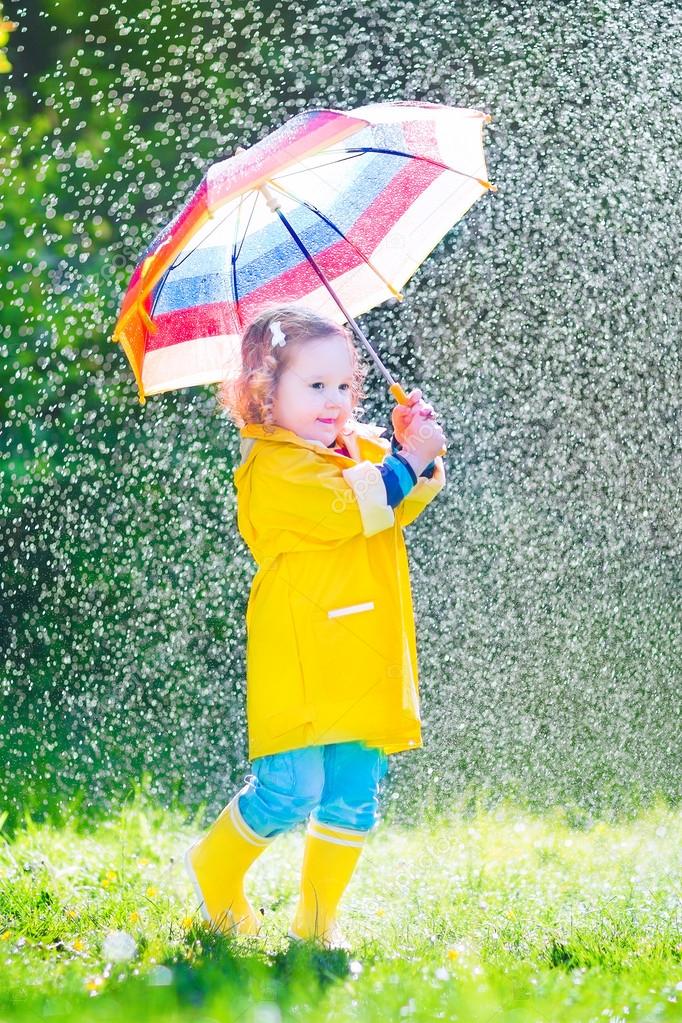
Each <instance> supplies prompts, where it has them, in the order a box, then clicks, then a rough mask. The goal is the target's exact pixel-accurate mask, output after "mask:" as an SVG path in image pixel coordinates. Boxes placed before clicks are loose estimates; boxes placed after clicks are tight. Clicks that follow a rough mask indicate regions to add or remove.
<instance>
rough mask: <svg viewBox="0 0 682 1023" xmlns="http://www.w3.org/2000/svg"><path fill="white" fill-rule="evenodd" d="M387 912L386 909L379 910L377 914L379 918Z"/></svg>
mask: <svg viewBox="0 0 682 1023" xmlns="http://www.w3.org/2000/svg"><path fill="white" fill-rule="evenodd" d="M385 912H386V910H385V909H378V910H377V912H376V915H377V916H383V915H384V913H385Z"/></svg>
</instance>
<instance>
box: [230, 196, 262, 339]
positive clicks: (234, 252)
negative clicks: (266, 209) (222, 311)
mask: <svg viewBox="0 0 682 1023" xmlns="http://www.w3.org/2000/svg"><path fill="white" fill-rule="evenodd" d="M245 194H246V193H242V194H241V195H240V197H239V206H238V208H237V226H236V228H235V232H234V241H233V242H232V257H231V262H232V294H233V296H234V311H235V317H236V320H237V327H239V328H241V327H242V326H243V324H242V316H241V313H240V311H239V286H238V284H237V259H238V258H239V253H240V252H241V251H242V249H243V247H244V242H245V241H246V236H247V234H248V231H249V225H250V223H251V221H252V219H253V214H254V212H255V209H256V203H257V202H258V192H256V193H255V195H254V198H253V206H252V207H251V213H250V214H249V219H248V220H247V222H246V227H245V228H244V234H243V235H242V240H241V242H240V245H239V250H237V240H238V238H239V216H240V213H241V208H242V202H243V200H244V195H245Z"/></svg>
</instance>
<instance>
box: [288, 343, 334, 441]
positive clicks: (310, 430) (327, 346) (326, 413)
mask: <svg viewBox="0 0 682 1023" xmlns="http://www.w3.org/2000/svg"><path fill="white" fill-rule="evenodd" d="M352 381H353V364H352V361H351V355H350V352H349V349H348V343H347V341H346V340H345V339H344V338H343V337H341V336H340V335H338V336H337V335H331V336H329V337H322V338H318V339H316V340H313V341H308V342H306V344H304V345H300V346H298V347H296V348H295V349H293V351H292V354H291V361H290V363H289V365H288V366H287V368H286V369H285V370H284V371H283V372H282V375H281V376H280V379H279V381H278V384H277V390H276V393H275V400H274V404H273V420H274V422H275V423H276V424H277V425H278V426H282V427H284V429H286V430H291V431H292V432H293V433H296V434H298V436H299V437H303V438H304V439H305V440H318V441H321V442H322V443H323V444H325V445H326V446H329V445H330V444H332V443H333V442H334V440H335V439H336V436H337V434H338V433H339V431H340V430H341V428H342V427H343V426H344V424H345V422H346V420H347V419H348V418H349V416H350V414H351V410H352V407H353V395H352Z"/></svg>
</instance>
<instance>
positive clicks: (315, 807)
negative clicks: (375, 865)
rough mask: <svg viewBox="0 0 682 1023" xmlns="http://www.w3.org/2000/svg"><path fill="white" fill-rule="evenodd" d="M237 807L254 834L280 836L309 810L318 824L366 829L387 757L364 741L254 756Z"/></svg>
mask: <svg viewBox="0 0 682 1023" xmlns="http://www.w3.org/2000/svg"><path fill="white" fill-rule="evenodd" d="M251 766H252V772H253V773H252V774H249V775H246V778H247V784H246V785H245V786H244V788H242V789H240V790H239V792H238V793H237V796H238V803H237V805H238V808H239V811H240V813H241V815H242V817H243V818H244V820H245V821H246V823H247V824H248V825H249V827H251V828H252V829H253V830H254V831H255V832H256V833H257V834H259V835H262V836H263V837H264V838H270V837H274V836H275V835H280V834H282V832H284V831H288V830H289V829H290V828H292V827H293V826H294V825H295V824H297V823H299V822H300V821H304V820H306V819H307V818H308V816H309V815H310V814H311V813H312V814H313V817H314V819H315V820H316V821H319V822H320V823H321V824H332V825H338V826H340V827H344V828H354V829H356V830H358V831H370V830H371V829H372V828H373V827H374V825H375V823H376V819H377V811H378V798H377V790H378V787H379V783H380V781H381V779H382V778H383V777H384V776H385V775H386V774H387V773H388V756H387V755H386V754H385V753H384V751H383V750H382V749H379V748H375V747H372V746H366V745H365V744H364V743H363V742H334V743H329V744H327V745H324V746H305V747H304V748H302V749H293V750H287V751H285V752H282V753H272V754H270V755H269V756H266V757H256V758H255V759H254V760H253V762H252V765H251Z"/></svg>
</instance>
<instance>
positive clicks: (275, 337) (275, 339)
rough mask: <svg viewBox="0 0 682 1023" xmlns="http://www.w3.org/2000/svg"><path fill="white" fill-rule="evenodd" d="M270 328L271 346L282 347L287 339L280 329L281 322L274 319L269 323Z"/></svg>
mask: <svg viewBox="0 0 682 1023" xmlns="http://www.w3.org/2000/svg"><path fill="white" fill-rule="evenodd" d="M270 330H271V331H272V347H273V348H274V347H275V345H281V346H282V347H284V345H285V344H286V343H287V339H286V336H285V334H284V331H283V330H282V324H281V323H280V321H279V320H276V321H275V322H274V323H271V324H270Z"/></svg>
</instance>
